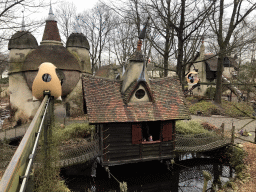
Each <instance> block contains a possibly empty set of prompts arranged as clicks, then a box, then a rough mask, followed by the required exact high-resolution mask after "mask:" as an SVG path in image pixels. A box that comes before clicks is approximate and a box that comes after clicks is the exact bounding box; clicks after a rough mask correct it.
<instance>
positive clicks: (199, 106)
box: [189, 101, 220, 115]
mask: <svg viewBox="0 0 256 192" xmlns="http://www.w3.org/2000/svg"><path fill="white" fill-rule="evenodd" d="M198 111H200V112H202V115H218V114H220V111H219V110H218V108H217V107H216V106H215V105H214V104H213V103H212V102H207V101H201V102H199V103H195V104H193V105H191V107H190V108H189V112H190V113H191V114H193V115H196V114H197V112H198Z"/></svg>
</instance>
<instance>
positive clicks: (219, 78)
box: [214, 50, 224, 104]
mask: <svg viewBox="0 0 256 192" xmlns="http://www.w3.org/2000/svg"><path fill="white" fill-rule="evenodd" d="M223 52H224V51H223V50H220V53H223ZM223 60H224V56H223V54H220V55H219V58H218V65H217V82H216V92H215V98H214V101H215V103H218V104H221V95H222V72H223Z"/></svg>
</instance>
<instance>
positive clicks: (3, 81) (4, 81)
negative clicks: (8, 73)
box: [0, 77, 9, 84]
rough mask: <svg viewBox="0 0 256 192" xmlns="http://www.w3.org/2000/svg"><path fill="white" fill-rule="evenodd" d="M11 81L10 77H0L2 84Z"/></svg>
mask: <svg viewBox="0 0 256 192" xmlns="http://www.w3.org/2000/svg"><path fill="white" fill-rule="evenodd" d="M7 83H9V77H7V78H3V79H0V84H7Z"/></svg>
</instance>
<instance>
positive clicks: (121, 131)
mask: <svg viewBox="0 0 256 192" xmlns="http://www.w3.org/2000/svg"><path fill="white" fill-rule="evenodd" d="M103 135H104V137H105V138H106V137H108V138H107V139H105V140H104V141H103V143H104V146H105V147H107V146H108V147H107V161H118V160H128V159H138V158H139V157H140V156H139V144H138V145H133V144H132V129H131V124H130V123H124V124H119V123H116V124H106V125H104V134H103ZM104 160H105V159H104Z"/></svg>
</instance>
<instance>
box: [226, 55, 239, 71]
mask: <svg viewBox="0 0 256 192" xmlns="http://www.w3.org/2000/svg"><path fill="white" fill-rule="evenodd" d="M228 59H229V61H230V65H231V67H234V68H235V69H237V68H238V64H237V62H236V60H235V59H234V58H233V57H228Z"/></svg>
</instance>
